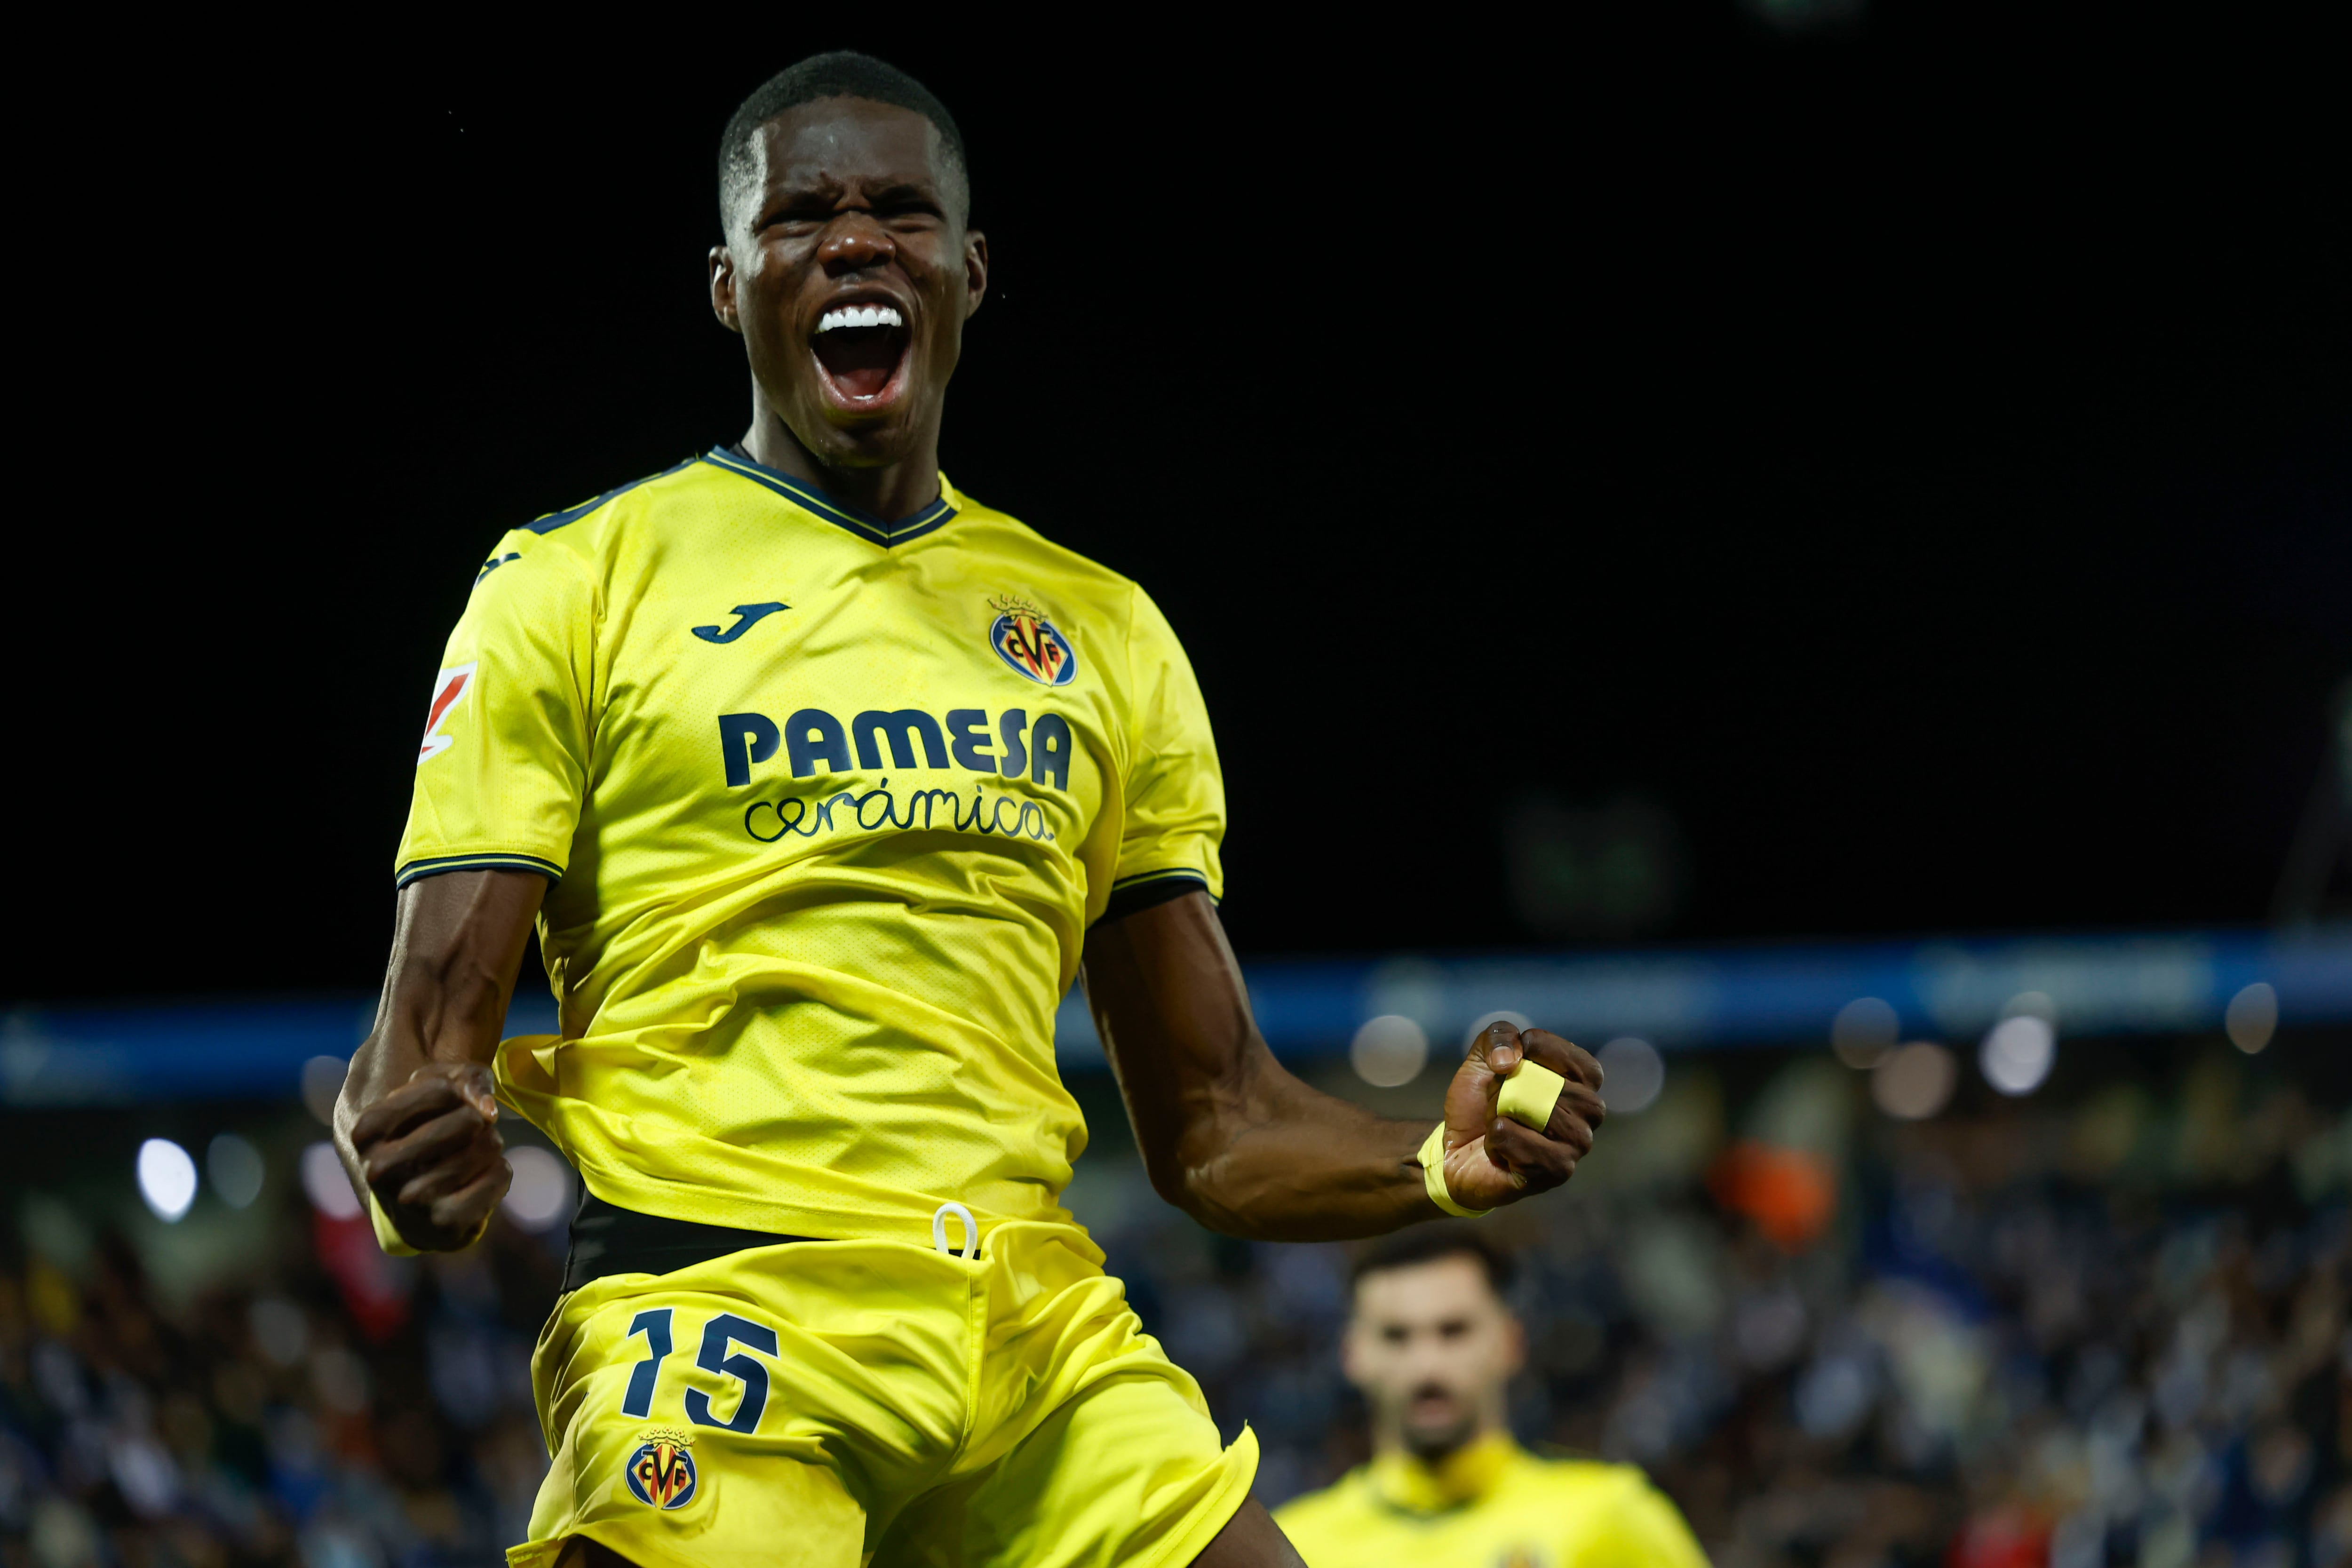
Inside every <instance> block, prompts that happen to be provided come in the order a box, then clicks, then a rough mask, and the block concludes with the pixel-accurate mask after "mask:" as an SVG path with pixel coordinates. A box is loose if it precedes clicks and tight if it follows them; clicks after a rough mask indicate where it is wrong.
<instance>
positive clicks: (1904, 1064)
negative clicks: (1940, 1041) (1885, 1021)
mask: <svg viewBox="0 0 2352 1568" xmlns="http://www.w3.org/2000/svg"><path fill="white" fill-rule="evenodd" d="M1959 1077H1960V1069H1959V1064H1958V1063H1957V1062H1955V1061H1953V1060H1952V1053H1951V1052H1949V1051H1948V1050H1946V1049H1945V1048H1944V1047H1941V1046H1939V1045H1937V1044H1936V1042H1935V1041H1933V1040H1914V1041H1912V1042H1911V1043H1910V1044H1909V1045H1907V1046H1897V1047H1895V1049H1893V1050H1891V1051H1889V1052H1887V1053H1886V1055H1885V1057H1884V1058H1881V1059H1880V1061H1879V1064H1878V1065H1877V1066H1876V1067H1874V1068H1872V1069H1871V1071H1870V1098H1871V1099H1872V1100H1874V1101H1876V1102H1877V1105H1878V1109H1879V1110H1883V1111H1885V1112H1886V1114H1887V1115H1889V1116H1892V1117H1894V1118H1895V1120H1896V1121H1926V1120H1927V1118H1928V1117H1930V1116H1933V1115H1935V1114H1936V1112H1937V1111H1939V1110H1943V1109H1944V1107H1945V1105H1946V1104H1948V1102H1949V1101H1950V1100H1951V1098H1952V1089H1953V1088H1954V1087H1955V1086H1956V1085H1957V1084H1958V1081H1959Z"/></svg>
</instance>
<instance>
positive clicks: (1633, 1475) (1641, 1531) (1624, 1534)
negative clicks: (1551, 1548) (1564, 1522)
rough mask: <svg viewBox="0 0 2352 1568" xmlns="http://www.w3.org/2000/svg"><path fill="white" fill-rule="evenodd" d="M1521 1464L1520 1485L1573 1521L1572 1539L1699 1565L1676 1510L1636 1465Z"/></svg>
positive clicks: (1676, 1565)
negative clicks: (1524, 1466) (1573, 1537)
mask: <svg viewBox="0 0 2352 1568" xmlns="http://www.w3.org/2000/svg"><path fill="white" fill-rule="evenodd" d="M1524 1463H1525V1465H1526V1468H1525V1469H1524V1470H1523V1471H1522V1472H1521V1479H1520V1485H1521V1486H1522V1487H1523V1488H1525V1489H1527V1492H1528V1493H1535V1494H1539V1495H1540V1497H1541V1499H1542V1500H1543V1501H1544V1502H1546V1503H1548V1504H1550V1505H1552V1506H1554V1507H1557V1508H1559V1509H1560V1510H1562V1513H1561V1517H1562V1518H1564V1519H1568V1520H1572V1521H1575V1527H1576V1535H1577V1538H1578V1539H1579V1540H1580V1542H1583V1543H1585V1544H1586V1545H1589V1546H1591V1547H1593V1548H1596V1549H1601V1548H1606V1549H1609V1550H1611V1551H1614V1550H1616V1549H1618V1548H1622V1549H1624V1550H1625V1551H1627V1552H1633V1551H1634V1550H1635V1549H1637V1548H1638V1550H1639V1553H1640V1556H1639V1560H1640V1561H1643V1562H1651V1563H1658V1564H1660V1568H1680V1565H1681V1564H1685V1563H1696V1564H1701V1565H1704V1564H1705V1563H1706V1556H1705V1555H1704V1554H1703V1553H1702V1552H1700V1551H1699V1548H1698V1544H1697V1542H1696V1541H1695V1540H1694V1539H1693V1538H1692V1536H1691V1533H1690V1526H1689V1525H1688V1524H1686V1523H1685V1521H1684V1520H1683V1516H1682V1510H1680V1509H1678V1508H1676V1507H1675V1504H1674V1501H1673V1500H1672V1499H1670V1498H1668V1497H1667V1496H1666V1494H1665V1493H1664V1492H1662V1491H1660V1490H1658V1489H1657V1488H1656V1487H1654V1486H1653V1485H1652V1484H1651V1482H1650V1478H1649V1476H1648V1474H1647V1473H1646V1472H1644V1471H1643V1468H1641V1467H1640V1466H1639V1465H1612V1464H1606V1463H1603V1462H1602V1461H1601V1460H1598V1459H1572V1458H1535V1457H1533V1456H1530V1457H1529V1458H1527V1459H1526V1460H1525V1461H1524ZM1523 1495H1525V1494H1523ZM1607 1560H1608V1561H1612V1562H1613V1561H1616V1560H1617V1558H1616V1557H1614V1556H1610V1557H1608V1558H1607ZM1627 1560H1628V1561H1632V1560H1633V1559H1631V1558H1629V1559H1627Z"/></svg>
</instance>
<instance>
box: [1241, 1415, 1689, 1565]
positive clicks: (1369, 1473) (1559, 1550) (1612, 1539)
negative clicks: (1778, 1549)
mask: <svg viewBox="0 0 2352 1568" xmlns="http://www.w3.org/2000/svg"><path fill="white" fill-rule="evenodd" d="M1274 1517H1275V1521H1276V1522H1277V1523H1278V1524H1280V1525H1281V1526H1282V1528H1283V1531H1284V1533H1286V1535H1288V1536H1289V1537H1290V1540H1291V1543H1292V1544H1293V1545H1295V1546H1297V1548H1298V1554H1299V1555H1300V1556H1302V1557H1304V1558H1306V1559H1307V1568H1395V1565H1396V1564H1398V1563H1412V1565H1413V1568H1706V1552H1702V1551H1700V1550H1699V1544H1698V1542H1696V1540H1694V1539H1693V1538H1692V1536H1691V1532H1690V1526H1688V1525H1687V1524H1685V1523H1684V1522H1683V1516H1682V1514H1681V1513H1680V1512H1679V1511H1677V1510H1676V1509H1675V1505H1674V1504H1673V1503H1671V1502H1669V1501H1667V1500H1666V1499H1665V1498H1664V1497H1663V1496H1662V1495H1660V1494H1659V1492H1658V1491H1657V1490H1656V1489H1654V1488H1653V1487H1652V1486H1651V1485H1650V1482H1649V1479H1648V1478H1647V1477H1645V1476H1643V1474H1642V1472H1641V1470H1640V1468H1637V1467H1635V1466H1633V1465H1604V1464H1599V1463H1595V1462H1591V1461H1587V1460H1577V1459H1539V1458H1536V1457H1535V1456H1534V1455H1532V1454H1530V1453H1528V1451H1527V1450H1525V1449H1524V1448H1521V1447H1519V1446H1518V1445H1517V1443H1514V1442H1512V1441H1511V1440H1510V1438H1508V1437H1507V1436H1501V1435H1499V1434H1497V1435H1496V1436H1488V1437H1482V1438H1480V1439H1479V1440H1478V1441H1477V1442H1475V1443H1473V1444H1471V1445H1470V1446H1469V1447H1466V1448H1464V1449H1463V1450H1461V1451H1460V1452H1459V1453H1456V1454H1454V1455H1451V1456H1449V1457H1448V1458H1447V1459H1446V1460H1445V1462H1444V1464H1443V1465H1441V1466H1439V1467H1437V1468H1431V1467H1429V1466H1427V1465H1423V1464H1422V1463H1420V1462H1419V1461H1418V1460H1415V1459H1412V1458H1406V1457H1405V1456H1403V1455H1401V1454H1387V1455H1382V1456H1381V1458H1377V1459H1374V1460H1373V1461H1372V1462H1371V1463H1370V1464H1369V1465H1364V1466H1360V1467H1359V1468H1356V1469H1353V1470H1350V1471H1349V1472H1348V1474H1347V1475H1346V1476H1344V1477H1342V1478H1341V1479H1340V1480H1339V1484H1338V1485H1337V1486H1334V1487H1332V1488H1331V1489H1329V1490H1328V1491H1320V1492H1310V1493H1308V1494H1307V1496H1305V1497H1301V1498H1294V1499H1292V1500H1290V1501H1289V1502H1286V1503H1285V1504H1283V1505H1282V1507H1280V1508H1278V1509H1276V1510H1275V1514H1274Z"/></svg>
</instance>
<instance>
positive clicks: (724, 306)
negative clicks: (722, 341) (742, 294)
mask: <svg viewBox="0 0 2352 1568" xmlns="http://www.w3.org/2000/svg"><path fill="white" fill-rule="evenodd" d="M710 313H711V314H712V315H714V316H717V317H718V318H719V321H720V323H721V324H723V325H724V326H725V327H726V329H727V330H728V331H730V332H733V333H734V334H735V335H736V336H738V337H740V336H742V334H743V318H742V316H741V314H740V312H738V311H737V310H736V309H735V253H734V252H733V251H731V250H730V249H728V248H727V247H725V246H723V245H714V246H712V247H710Z"/></svg>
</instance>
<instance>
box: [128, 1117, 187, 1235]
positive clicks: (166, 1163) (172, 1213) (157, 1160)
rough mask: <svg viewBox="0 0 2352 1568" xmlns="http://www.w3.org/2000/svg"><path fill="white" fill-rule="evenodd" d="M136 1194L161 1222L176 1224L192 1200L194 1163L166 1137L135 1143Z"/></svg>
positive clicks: (185, 1152) (184, 1151)
mask: <svg viewBox="0 0 2352 1568" xmlns="http://www.w3.org/2000/svg"><path fill="white" fill-rule="evenodd" d="M139 1195H140V1196H141V1197H142V1198H143V1199H145V1200H146V1202H147V1207H148V1208H149V1209H150V1210H151V1211H152V1212H153V1214H154V1215H155V1217H156V1218H157V1219H160V1220H162V1221H163V1223H164V1224H165V1225H177V1224H179V1223H180V1220H181V1217H182V1216H183V1215H185V1214H186V1213H187V1212H188V1205H190V1204H192V1203H194V1202H195V1201H196V1163H195V1161H194V1159H193V1158H191V1157H190V1156H189V1153H188V1152H187V1151H186V1150H185V1149H183V1148H181V1147H180V1146H179V1145H178V1144H177V1143H174V1142H172V1141H171V1140H170V1139H169V1138H150V1139H148V1140H147V1142H144V1143H142V1144H141V1145H139Z"/></svg>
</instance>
